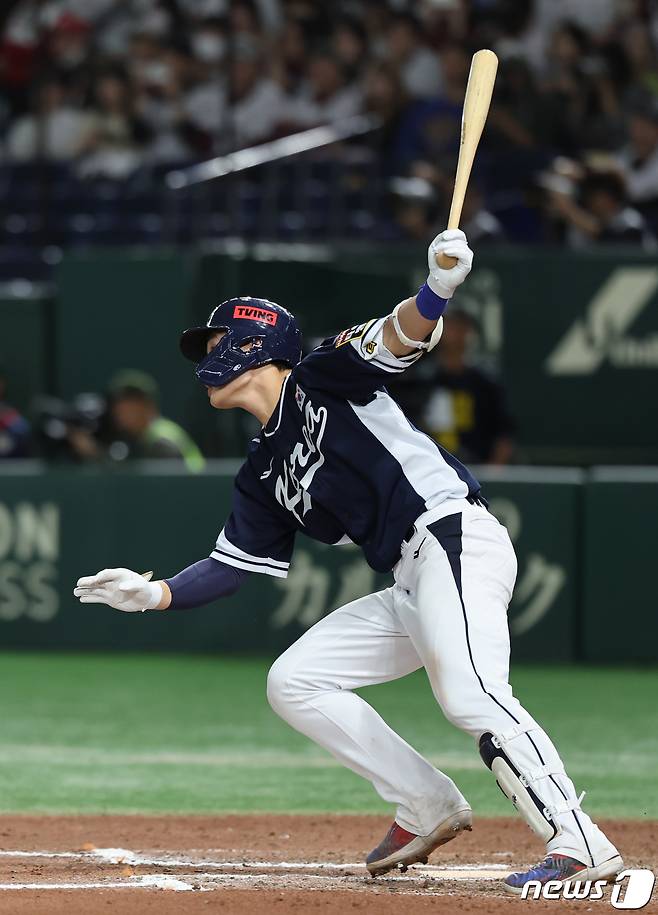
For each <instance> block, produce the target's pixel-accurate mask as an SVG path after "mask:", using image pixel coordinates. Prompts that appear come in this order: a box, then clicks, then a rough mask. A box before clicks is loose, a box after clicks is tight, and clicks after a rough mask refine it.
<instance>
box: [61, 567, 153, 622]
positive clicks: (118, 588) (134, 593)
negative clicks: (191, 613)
mask: <svg viewBox="0 0 658 915" xmlns="http://www.w3.org/2000/svg"><path fill="white" fill-rule="evenodd" d="M152 575H153V572H145V573H144V574H143V575H140V574H139V573H138V572H131V571H130V569H103V571H102V572H99V573H98V574H97V575H88V576H86V577H85V578H79V579H78V581H77V584H76V586H75V588H74V590H73V594H74V595H75V596H76V597H78V598H79V599H80V603H81V604H107V606H108V607H114V609H115V610H124V611H125V612H126V613H138V612H139V611H140V610H154V609H155V608H156V607H157V606H158V604H159V603H160V601H161V600H162V588H161V587H160V585H159V584H158V583H157V582H154V581H153V582H152V581H149V579H150V578H151V576H152Z"/></svg>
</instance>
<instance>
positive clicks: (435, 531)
mask: <svg viewBox="0 0 658 915" xmlns="http://www.w3.org/2000/svg"><path fill="white" fill-rule="evenodd" d="M427 530H428V531H430V533H431V534H432V536H433V537H434V538H435V539H436V540H437V541H438V543H439V545H440V546H441V548H442V549H443V551H444V552H445V554H446V556H447V558H448V562H449V564H450V570H451V572H452V577H453V578H454V580H455V585H456V586H457V593H458V594H459V602H460V604H461V608H462V615H463V617H464V633H465V636H466V647H467V648H468V657H469V659H470V662H471V667H472V668H473V673H474V674H475V676H476V677H477V680H478V683H479V684H480V687H481V689H482V692H483V693H485V695H487V696H489V698H490V699H492V700H493V701H494V702H495V703H496V705H497V706H499V708H501V709H502V710H503V711H504V712H505V713H506V714H507V715H509V717H510V718H511V719H512V721H514V722H515V723H516V724H520V721H519V719H518V718H517V717H516V716H515V715H513V714H512V712H510V710H509V709H507V708H505V706H504V705H503V703H502V702H500V701H499V700H498V699H496V697H495V696H494V695H492V694H491V693H490V692H489V690H488V689H487V688H486V687H485V685H484V682H483V681H482V677H481V676H480V674H479V673H478V670H477V668H476V666H475V661H474V660H473V651H472V649H471V639H470V636H469V632H468V616H467V614H466V606H465V604H464V595H463V592H462V574H461V554H462V515H461V512H457V513H456V514H454V515H446V516H445V517H444V518H439V520H438V521H435V522H434V523H433V524H428V526H427ZM526 737H527V738H528V740H529V741H530V743H531V744H532V746H533V747H534V750H535V753H536V754H537V757H538V758H539V761H540V763H541V764H542V765H544V758H543V756H542V755H541V753H540V752H539V747H538V746H537V744H536V743H535V741H534V740H533V739H532V737H531V736H530V734H529V733H528V732H526ZM549 778H550V780H551V781H552V782H553V784H554V785H555V787H556V788H557V789H558V791H559V792H560V794H561V795H562V797H563V798H564V800H565V801H566V800H567V795H566V794H565V793H564V791H563V790H562V788H561V786H560V785H559V784H558V783H557V782H556V781H555V778H554V777H553V776H552V775H550V776H549ZM571 812H572V814H573V817H574V819H575V821H576V824H577V826H578V829H579V830H580V833H581V835H582V837H583V841H584V842H585V847H586V848H587V853H588V855H589V856H590V860H591V863H592V866H593V865H594V858H593V856H592V851H591V849H590V847H589V843H588V841H587V838H586V836H585V832H584V830H583V827H582V826H581V823H580V820H579V819H578V817H577V815H576V811H575V810H572V811H571Z"/></svg>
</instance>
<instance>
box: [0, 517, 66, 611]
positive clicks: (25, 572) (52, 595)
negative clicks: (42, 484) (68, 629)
mask: <svg viewBox="0 0 658 915" xmlns="http://www.w3.org/2000/svg"><path fill="white" fill-rule="evenodd" d="M59 533H60V518H59V508H58V507H57V505H55V503H54V502H44V503H42V504H40V505H35V504H34V503H32V502H19V503H18V504H17V505H7V504H6V503H4V502H0V622H13V621H14V620H17V619H20V618H21V617H25V618H27V619H29V620H34V621H35V622H38V623H46V622H48V621H49V620H51V619H52V618H53V617H54V616H55V615H56V614H57V611H58V609H59V597H58V594H57V590H56V587H55V584H56V578H57V571H56V570H57V561H58V558H59Z"/></svg>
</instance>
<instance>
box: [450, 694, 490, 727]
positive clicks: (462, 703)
mask: <svg viewBox="0 0 658 915" xmlns="http://www.w3.org/2000/svg"><path fill="white" fill-rule="evenodd" d="M441 710H442V712H443V714H444V715H445V717H446V718H447V719H448V721H449V722H450V724H452V725H453V726H454V727H456V728H459V730H460V731H465V732H466V733H467V734H471V735H472V736H473V737H479V736H480V734H481V733H482V731H483V729H484V730H486V725H485V727H484V728H483V723H482V703H481V701H480V697H479V696H477V697H475V696H471V695H470V693H469V692H466V693H464V694H462V695H460V694H459V693H458V692H456V693H454V694H448V696H447V697H445V698H444V699H443V701H442V702H441ZM486 720H487V721H488V718H487V719H486Z"/></svg>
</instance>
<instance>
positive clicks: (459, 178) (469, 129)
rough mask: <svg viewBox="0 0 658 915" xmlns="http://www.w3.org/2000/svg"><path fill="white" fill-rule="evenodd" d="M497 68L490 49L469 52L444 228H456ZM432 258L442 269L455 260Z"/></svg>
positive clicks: (443, 256)
mask: <svg viewBox="0 0 658 915" xmlns="http://www.w3.org/2000/svg"><path fill="white" fill-rule="evenodd" d="M497 69H498V58H497V57H496V55H495V54H494V52H493V51H487V50H483V51H477V52H476V53H475V54H474V55H473V60H472V61H471V70H470V73H469V74H468V83H467V84H466V95H465V96H464V108H463V111H462V130H461V141H460V143H459V159H458V160H457V172H456V174H455V186H454V189H453V192H452V203H451V204H450V215H449V217H448V225H447V228H448V229H458V228H459V220H460V219H461V215H462V207H463V206H464V197H465V196H466V189H467V187H468V179H469V178H470V176H471V169H472V168H473V160H474V159H475V153H476V151H477V148H478V143H479V142H480V137H481V136H482V131H483V129H484V122H485V121H486V120H487V113H488V112H489V105H490V103H491V96H492V94H493V88H494V83H495V81H496V70H497ZM436 260H437V263H438V265H439V267H444V268H445V269H450V267H454V266H455V264H456V263H457V260H456V258H454V257H448V255H447V254H439V255H438V257H437V259H436Z"/></svg>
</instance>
